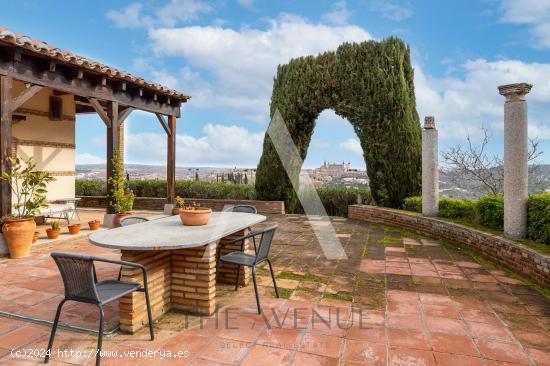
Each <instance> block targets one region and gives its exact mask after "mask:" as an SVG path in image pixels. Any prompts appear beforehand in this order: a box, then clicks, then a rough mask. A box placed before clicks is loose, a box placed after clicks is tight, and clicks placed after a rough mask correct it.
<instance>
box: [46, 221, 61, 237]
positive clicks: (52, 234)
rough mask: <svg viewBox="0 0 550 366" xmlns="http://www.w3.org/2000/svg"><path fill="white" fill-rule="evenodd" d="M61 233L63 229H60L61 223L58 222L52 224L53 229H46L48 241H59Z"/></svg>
mask: <svg viewBox="0 0 550 366" xmlns="http://www.w3.org/2000/svg"><path fill="white" fill-rule="evenodd" d="M60 231H61V228H60V227H59V222H58V221H54V222H52V224H51V227H50V228H49V229H46V234H47V235H48V239H57V237H58V236H59V232H60Z"/></svg>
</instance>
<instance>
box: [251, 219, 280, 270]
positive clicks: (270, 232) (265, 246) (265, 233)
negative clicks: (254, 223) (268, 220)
mask: <svg viewBox="0 0 550 366" xmlns="http://www.w3.org/2000/svg"><path fill="white" fill-rule="evenodd" d="M275 230H277V225H273V226H270V227H268V228H266V229H264V230H262V231H261V233H262V237H261V239H260V247H259V248H258V252H257V253H256V263H258V262H261V261H263V260H265V259H266V258H267V256H268V255H269V251H270V250H271V243H272V242H273V237H274V236H275Z"/></svg>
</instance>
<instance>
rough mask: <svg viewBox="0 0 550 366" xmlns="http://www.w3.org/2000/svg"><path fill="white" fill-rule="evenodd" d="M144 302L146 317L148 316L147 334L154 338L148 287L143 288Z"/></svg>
mask: <svg viewBox="0 0 550 366" xmlns="http://www.w3.org/2000/svg"><path fill="white" fill-rule="evenodd" d="M144 293H145V304H147V317H148V318H149V334H150V335H151V340H154V339H155V331H154V330H153V312H152V311H151V301H150V300H149V289H145V291H144Z"/></svg>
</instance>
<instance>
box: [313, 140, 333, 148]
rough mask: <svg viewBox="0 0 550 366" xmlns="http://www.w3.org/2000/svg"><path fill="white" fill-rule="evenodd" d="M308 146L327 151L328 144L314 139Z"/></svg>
mask: <svg viewBox="0 0 550 366" xmlns="http://www.w3.org/2000/svg"><path fill="white" fill-rule="evenodd" d="M310 146H311V147H314V148H317V149H328V148H329V147H330V143H328V142H326V141H325V140H321V139H315V138H314V139H312V140H311V144H310Z"/></svg>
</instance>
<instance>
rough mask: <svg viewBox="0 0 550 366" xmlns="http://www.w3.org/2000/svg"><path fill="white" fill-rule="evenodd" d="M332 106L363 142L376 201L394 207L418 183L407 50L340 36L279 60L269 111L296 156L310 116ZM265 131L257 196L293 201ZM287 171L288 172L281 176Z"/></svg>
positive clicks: (391, 41)
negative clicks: (335, 42) (318, 49)
mask: <svg viewBox="0 0 550 366" xmlns="http://www.w3.org/2000/svg"><path fill="white" fill-rule="evenodd" d="M329 108H330V109H333V110H334V111H335V112H336V114H338V115H339V116H341V117H344V118H346V119H347V120H348V121H349V122H350V123H351V124H352V125H353V128H354V130H355V133H356V134H357V137H358V138H359V141H360V143H361V147H362V148H363V157H364V159H365V163H366V166H367V171H368V176H369V180H370V187H371V191H372V195H373V197H374V199H375V200H376V202H377V203H378V204H380V205H384V206H390V207H400V206H401V204H402V201H403V199H404V198H405V197H408V196H413V195H417V194H419V192H420V183H421V130H420V123H419V119H418V114H417V112H416V100H415V95H414V82H413V68H412V65H411V61H410V51H409V48H408V47H407V46H406V45H405V43H404V42H403V41H401V40H399V39H397V38H394V37H392V38H388V39H386V40H384V41H381V42H377V41H368V42H362V43H344V44H342V45H341V46H340V47H338V49H337V50H336V51H333V52H326V53H323V54H320V55H318V56H307V57H300V58H295V59H292V60H291V61H290V62H289V63H288V64H286V65H279V67H278V68H277V76H276V78H275V80H274V84H273V94H272V97H271V117H273V116H274V115H275V112H276V111H279V112H280V113H281V116H282V117H283V119H284V122H285V124H286V127H287V128H288V131H289V133H290V135H291V136H292V139H293V142H294V144H295V145H296V148H297V149H298V153H299V155H300V158H301V160H302V161H303V160H304V159H305V157H306V154H307V149H308V146H309V143H310V141H311V137H312V134H313V129H314V127H315V120H316V119H317V117H318V116H319V114H320V113H321V112H322V111H323V110H325V109H329ZM294 165H295V166H293V167H292V171H289V172H286V171H285V169H284V168H283V164H282V163H281V161H280V159H279V156H278V155H277V152H276V150H275V147H274V145H273V142H272V141H271V139H270V137H269V135H267V133H266V136H265V138H264V145H263V154H262V157H261V159H260V162H259V165H258V169H257V175H256V192H257V194H258V198H259V199H265V200H284V201H285V206H287V207H288V209H289V211H294V210H295V209H296V208H297V207H298V206H299V202H298V200H297V195H296V192H294V190H293V188H292V182H291V180H290V178H289V176H290V177H292V179H293V180H294V179H298V176H299V173H300V169H301V162H299V163H297V164H294ZM287 173H288V175H287Z"/></svg>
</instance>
